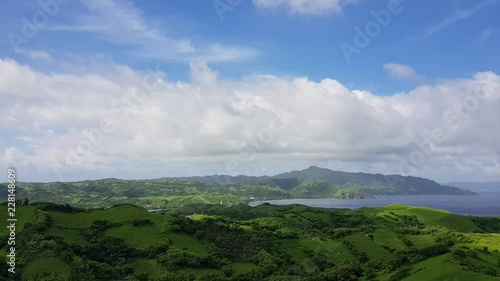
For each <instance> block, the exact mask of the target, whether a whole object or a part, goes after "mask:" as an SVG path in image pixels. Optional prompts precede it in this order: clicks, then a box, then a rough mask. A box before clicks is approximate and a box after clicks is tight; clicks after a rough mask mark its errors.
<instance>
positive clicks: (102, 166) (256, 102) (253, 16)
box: [0, 0, 500, 181]
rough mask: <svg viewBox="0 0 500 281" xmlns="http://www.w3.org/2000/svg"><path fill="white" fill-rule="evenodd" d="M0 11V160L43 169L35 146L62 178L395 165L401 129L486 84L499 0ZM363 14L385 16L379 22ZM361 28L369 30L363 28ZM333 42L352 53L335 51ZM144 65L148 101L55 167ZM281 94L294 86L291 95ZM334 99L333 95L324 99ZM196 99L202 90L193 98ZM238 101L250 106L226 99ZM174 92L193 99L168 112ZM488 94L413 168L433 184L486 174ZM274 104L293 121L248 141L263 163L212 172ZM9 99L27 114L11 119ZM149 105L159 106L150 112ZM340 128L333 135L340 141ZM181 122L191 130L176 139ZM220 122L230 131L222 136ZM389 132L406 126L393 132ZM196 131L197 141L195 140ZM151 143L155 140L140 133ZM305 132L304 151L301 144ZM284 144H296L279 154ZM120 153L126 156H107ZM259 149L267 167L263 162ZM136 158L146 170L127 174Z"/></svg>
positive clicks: (40, 173)
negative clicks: (480, 139)
mask: <svg viewBox="0 0 500 281" xmlns="http://www.w3.org/2000/svg"><path fill="white" fill-rule="evenodd" d="M40 3H45V4H40ZM230 3H233V4H230ZM3 7H4V9H2V10H1V11H0V19H1V21H0V34H1V35H2V36H3V37H4V38H5V41H4V44H2V45H0V59H1V62H2V64H1V67H0V71H1V72H2V74H3V76H4V77H5V78H4V79H3V80H2V79H0V95H1V96H2V101H1V102H0V106H1V107H2V109H4V111H5V112H4V116H3V118H4V121H3V122H1V123H0V128H1V129H3V132H4V133H3V135H2V139H1V140H0V149H1V150H2V151H3V158H4V161H2V162H3V165H8V163H10V162H12V161H15V163H17V164H16V165H18V166H20V167H24V169H26V171H30V172H29V173H30V177H29V180H53V179H55V178H57V175H54V173H53V171H51V170H50V169H49V171H47V170H46V169H45V168H44V167H43V166H44V164H43V163H40V162H39V161H41V159H46V158H47V157H49V156H50V158H53V159H52V161H53V162H54V163H55V164H54V165H56V166H58V165H59V166H61V165H62V167H65V169H66V170H65V171H67V172H65V174H66V176H67V179H81V178H95V177H107V176H115V177H127V176H132V177H156V176H165V174H169V175H170V174H171V175H178V174H179V175H181V174H182V175H188V174H203V173H232V172H234V173H247V174H262V173H273V172H282V171H285V170H287V169H292V168H303V167H305V166H307V165H310V164H311V165H320V166H325V167H330V168H332V169H340V170H352V171H360V170H362V171H369V172H386V173H400V172H401V171H400V170H401V169H399V168H398V167H400V166H401V165H400V162H401V161H400V160H398V159H401V158H405V157H409V155H411V152H412V151H414V150H415V147H417V149H418V146H416V145H415V143H416V141H415V139H416V138H418V136H419V135H421V134H422V132H423V131H428V130H432V129H435V128H434V127H439V128H447V127H445V126H447V123H446V119H445V118H444V117H443V115H445V114H443V113H446V110H448V109H449V108H455V107H454V104H457V103H458V104H459V105H460V104H462V107H463V106H464V105H463V103H466V102H467V98H470V97H471V95H473V93H476V92H478V91H483V90H484V91H486V90H485V88H484V87H487V88H488V91H490V92H491V91H493V92H495V90H494V89H496V88H495V87H496V84H495V83H496V82H495V81H497V74H498V73H500V69H499V68H500V51H499V49H498V46H499V45H500V18H498V13H499V12H500V0H481V1H472V0H452V1H411V0H405V1H397V0H388V1H365V0H304V1H292V0H241V1H229V0H220V1H219V0H216V1H194V0H191V1H171V0H170V1H159V0H157V1H131V0H129V1H125V0H103V1H98V0H91V1H79V0H42V1H8V2H6V3H4V5H3ZM374 14H379V15H384V16H389V17H390V18H385V19H386V22H381V20H380V19H378V20H377V18H376V16H374ZM44 17H45V18H44ZM36 20H38V21H41V22H39V23H38V24H37V23H36ZM44 20H46V21H45V22H44ZM34 22H35V26H36V30H35V31H33V29H32V27H33V26H32V25H33V24H34ZM370 26H371V27H372V28H378V29H377V30H372V33H371V35H366V34H369V33H370ZM367 28H368V31H367ZM357 30H361V31H362V32H363V34H365V35H362V36H367V38H369V43H368V44H365V45H366V46H361V45H359V44H357V43H356V42H358V41H356V40H357V37H359V36H360V35H359V33H358V31H357ZM26 32H31V34H28V35H27V34H26ZM358 43H359V42H358ZM341 46H350V47H352V48H356V50H357V51H356V53H353V54H351V55H349V56H348V58H347V57H346V55H345V52H344V51H343V49H342V48H341ZM151 70H154V71H155V73H157V74H158V76H157V77H156V76H155V78H154V79H155V80H156V81H159V82H158V84H160V85H161V86H159V87H160V88H159V89H156V88H155V90H154V91H153V92H154V95H152V96H151V101H149V102H151V103H150V104H149V103H148V102H141V103H139V104H137V107H138V108H140V110H143V111H141V112H147V113H146V114H142V115H139V117H137V116H136V118H135V119H134V120H128V119H127V121H126V122H129V123H126V124H128V125H127V126H123V125H122V126H121V127H120V128H119V129H116V130H118V131H113V133H110V134H109V136H107V137H106V138H105V140H104V141H103V143H102V144H99V145H96V147H95V149H94V148H93V149H91V152H88V153H81V154H82V155H83V154H85V157H84V158H85V159H86V160H82V162H81V163H80V164H78V165H72V164H71V165H70V164H68V163H67V162H68V157H66V156H67V155H69V154H68V153H69V152H68V151H71V149H72V147H74V146H77V145H78V143H79V142H78V141H79V138H80V139H81V136H82V135H83V133H84V132H85V130H89V129H91V128H95V127H98V125H96V124H99V121H101V120H102V118H105V116H107V115H109V112H110V110H109V103H110V102H111V103H112V102H113V101H114V100H116V99H121V98H122V96H123V95H124V93H128V92H129V91H133V90H134V89H141V85H140V81H141V77H147V75H149V74H148V73H150V71H151ZM16 79H19V80H16ZM134 83H135V84H134ZM2 84H3V85H2ZM478 85H481V86H478ZM485 85H486V86H485ZM2 89H4V90H3V92H2ZM457 89H458V90H461V89H464V91H463V92H457ZM466 89H467V90H466ZM287 91H289V92H290V93H296V94H293V97H290V96H287V94H286V93H287ZM182 93H183V94H182ZM399 93H402V94H401V95H400V94H399ZM471 93H472V94H471ZM120 94H121V95H122V96H120ZM301 94H304V95H305V96H303V97H302V96H301ZM344 95H346V96H344ZM491 95H492V96H493V97H494V98H496V97H497V96H495V95H494V94H491ZM334 96H335V99H337V100H336V101H335V103H333V104H329V102H330V101H331V99H333V98H332V97H334ZM174 97H176V98H178V99H176V98H174ZM306 97H307V98H308V99H307V100H302V98H306ZM353 97H354V98H355V99H356V100H357V101H353V100H352V98H353ZM309 98H310V99H311V100H312V101H310V100H309ZM322 98H327V99H326V100H321V99H322ZM78 99H82V100H79V101H75V100H78ZM190 99H193V100H192V101H193V102H192V103H189V102H188V101H189V100H190ZM198 99H202V100H203V102H199V104H198V106H200V108H195V107H196V104H197V102H198V101H199V100H198ZM239 99H244V100H245V102H246V103H247V104H246V107H250V108H252V110H255V111H256V112H255V113H248V112H247V111H248V110H246V109H245V108H241V107H239V106H240V103H242V101H240V100H239ZM288 99H290V101H289V102H288ZM316 99H318V100H316ZM84 100H85V101H84ZM174 100H175V103H178V104H185V105H186V106H187V107H188V108H191V107H192V108H191V110H192V111H191V112H189V114H187V113H186V114H185V115H184V113H181V112H177V110H178V108H176V107H175V106H173V105H172V102H174ZM285 100H286V102H285ZM167 101H169V102H170V103H169V104H167ZM249 101H250V102H249ZM494 101H495V102H492V101H490V102H489V103H481V104H482V105H484V106H482V107H480V109H481V110H479V109H478V110H479V111H478V112H476V108H474V109H473V110H471V112H469V113H471V116H473V117H469V116H467V117H461V118H463V119H464V122H462V123H460V128H459V130H453V131H450V134H449V139H447V141H446V142H445V143H444V144H442V146H441V147H440V149H439V150H437V152H435V153H434V152H433V153H432V155H428V156H426V157H427V159H426V162H425V164H423V165H418V166H419V167H418V168H417V169H416V170H415V171H413V174H418V175H421V176H428V177H431V178H436V179H439V180H442V181H445V180H448V179H456V177H457V175H460V176H461V177H462V178H463V179H467V180H483V179H484V180H491V179H500V174H498V172H497V171H496V168H497V167H500V152H499V150H498V146H497V145H496V143H498V142H497V139H500V136H498V134H494V133H492V130H493V131H494V130H496V129H493V127H494V124H493V123H492V122H491V121H488V120H490V119H493V120H495V118H496V116H497V115H498V113H496V112H498V110H497V109H498V108H497V107H496V104H497V103H496V99H494ZM309 102H310V103H311V104H314V105H315V106H317V107H318V109H317V111H318V112H330V113H328V114H326V113H325V115H324V116H316V114H317V112H315V111H314V110H311V109H303V110H302V109H300V108H299V107H300V106H301V105H302V104H307V103H309ZM481 102H484V100H481ZM248 103H250V105H249V104H248ZM162 104H163V107H162V106H160V105H162ZM193 104H194V105H193ZM281 105H283V106H285V105H286V106H287V108H288V109H289V110H293V112H294V113H295V115H296V116H298V117H300V120H302V121H303V123H301V122H302V121H301V122H298V121H297V123H294V124H295V125H290V126H291V127H287V131H286V133H284V135H283V136H280V137H278V136H276V137H274V138H273V141H272V142H270V143H269V144H266V146H264V147H263V148H262V149H259V151H258V155H259V157H262V159H260V158H259V159H260V160H258V161H254V162H253V163H250V164H248V165H246V164H245V165H246V166H245V167H244V168H242V169H240V170H238V171H227V168H225V167H226V166H227V163H228V161H233V160H234V159H241V157H242V156H241V155H242V154H244V153H245V152H244V148H245V147H247V146H248V142H249V141H248V139H249V138H252V137H255V136H257V135H258V134H259V132H261V131H262V129H263V128H264V129H265V128H266V126H267V125H266V124H267V123H268V121H269V118H270V117H269V116H272V114H271V115H269V114H270V112H271V113H273V112H274V115H276V114H275V111H276V108H278V107H279V106H281ZM73 106H74V107H73ZM78 106H80V107H78ZM83 106H87V107H83ZM351 106H352V107H351ZM82 107H83V108H82ZM157 107H158V108H157ZM14 108H27V109H26V111H27V112H26V113H25V114H23V115H21V113H18V112H14ZM57 108H59V109H57ZM61 108H62V109H61ZM347 109H350V110H347ZM30 110H31V111H30ZM155 110H156V111H155ZM169 110H173V111H175V112H176V113H175V114H173V113H172V112H170V111H169ZM259 110H260V111H259ZM157 111H158V112H161V114H160V113H158V114H159V115H158V116H153V115H154V114H153V113H151V112H157ZM188 111H189V110H188ZM240 111H241V112H240ZM331 111H335V112H331ZM257 112H260V113H257ZM422 112H424V113H422ZM472 113H474V114H472ZM65 114H66V115H65ZM422 114H423V115H425V116H422ZM491 114H493V115H491ZM150 115H151V116H150ZM242 116H243V117H242ZM360 116H361V117H360ZM167 117H168V118H167ZM148 118H151V119H148ZM163 118H165V119H164V120H163ZM169 118H170V119H169ZM197 118H198V119H197ZM228 118H229V119H232V121H227V119H228ZM246 118H247V119H246ZM355 118H359V120H354V119H355ZM471 118H472V119H471ZM473 118H478V119H473ZM174 119H175V120H174ZM260 119H262V120H260ZM443 119H445V121H443ZM158 120H163V121H162V122H160V121H158ZM169 120H170V121H169ZM193 120H195V121H193ZM207 120H208V121H207ZM255 120H256V121H255ZM259 120H260V121H259ZM124 122H125V121H124ZM134 122H143V123H144V122H145V123H147V124H149V125H148V126H149V127H151V128H150V129H148V130H146V129H144V128H142V127H141V129H137V128H138V127H137V128H136V130H135V131H129V132H126V130H125V129H126V128H134V126H139V124H135V125H134ZM155 122H158V124H156V123H155ZM191 122H193V123H191ZM398 122H399V123H398ZM439 124H442V125H439ZM448 125H449V124H448ZM155 126H157V127H155ZM162 126H165V127H168V128H169V129H168V130H171V131H169V134H168V135H167V134H166V133H165V135H155V134H153V133H152V131H153V128H160V127H162ZM184 126H185V127H184ZM188 126H192V127H190V128H191V129H190V128H188ZM294 126H296V131H294V130H295V129H293V128H294ZM440 126H441V127H440ZM146 127H147V126H146ZM353 127H356V128H353ZM471 128H474V129H475V130H477V131H476V132H477V134H480V135H483V136H484V135H489V137H484V141H485V142H487V143H477V141H476V140H474V139H470V137H469V136H467V132H471ZM340 129H343V130H344V131H343V132H342V133H344V134H347V135H348V136H346V137H345V138H343V137H342V138H339V137H338V132H339V131H338V130H340ZM358 129H359V130H360V131H359V132H358ZM131 130H132V129H131ZM189 130H198V131H200V132H202V133H200V135H191V134H188V133H186V132H187V131H189ZM225 130H228V131H225ZM234 130H237V131H238V130H241V131H239V135H233V133H232V132H233V131H234ZM259 130H260V131H259ZM401 130H404V131H405V132H404V133H403V132H402V131H401ZM299 131H300V132H301V133H299ZM229 132H231V133H229ZM323 132H328V134H327V133H323ZM392 132H400V134H395V133H394V134H393V133H392ZM205 133H206V135H204V134H205ZM172 135H177V136H178V138H174V137H173V136H172ZM276 135H278V134H276ZM403 135H405V136H407V138H403V139H400V138H401V136H403ZM78 136H80V137H78ZM210 137H212V138H213V143H212V146H208V145H207V144H206V143H211V142H210V141H208V140H209V139H210ZM308 137H310V139H308ZM359 137H361V138H367V140H368V141H369V142H367V144H366V145H365V146H363V147H362V148H361V144H358V143H355V144H353V143H352V140H353V139H356V138H359ZM392 137H394V140H391V138H392ZM372 138H373V139H372ZM150 139H159V140H161V141H162V142H161V143H160V142H159V143H153V142H152V141H149V143H148V141H145V140H150ZM193 139H198V140H200V142H203V141H206V143H195V142H194V141H193ZM225 141H227V143H225ZM304 142H310V143H311V145H312V146H314V147H316V148H317V149H313V148H310V147H302V146H301V145H300V143H304ZM54 143H59V144H58V145H55V144H54ZM141 144H142V145H143V146H142V147H141ZM217 144H224V145H223V147H217ZM121 145H123V147H124V148H123V150H122V151H115V152H113V153H111V152H110V149H109V147H121ZM163 145H166V146H168V147H166V146H165V147H163ZM176 145H178V147H177V146H176ZM205 145H207V146H206V147H205ZM322 145H324V148H322V149H323V150H322V149H320V148H321V147H323V146H322ZM52 146H54V147H52ZM144 146H148V147H150V148H151V149H157V150H159V151H161V149H165V157H156V158H155V157H153V158H151V159H150V158H149V157H150V154H151V153H150V152H148V151H146V150H147V149H144ZM233 146H234V147H233ZM358 146H359V147H358ZM476 146H477V147H476ZM61 147H64V148H61ZM171 147H177V148H178V149H177V150H175V149H172V150H171ZM200 147H204V149H201V148H200ZM259 147H260V146H259ZM331 147H335V152H333V151H331ZM479 147H481V148H482V147H486V148H485V150H484V151H482V152H481V153H484V155H482V154H481V155H479V154H478V153H479V152H478V151H477V150H478V148H479ZM58 148H60V149H62V150H64V151H59V150H57V149H58ZM341 151H346V152H345V155H344V152H341ZM388 151H389V152H388ZM391 151H392V152H391ZM362 152H364V153H365V154H363V155H360V154H362ZM474 153H476V154H478V155H473V154H474ZM129 154H134V155H136V156H137V157H138V160H137V161H138V162H137V163H135V162H134V161H135V160H131V159H129V158H127V155H129ZM284 154H288V155H297V156H296V158H292V159H291V160H290V159H289V158H288V156H287V157H284V156H283V155H284ZM214 155H217V157H215V156H214ZM16 157H17V158H18V159H17V160H15V159H14V158H16ZM214 157H215V158H214ZM231 157H232V158H231ZM266 157H267V158H266ZM174 158H175V160H172V159H174ZM23 159H24V160H23ZM119 159H122V160H123V161H131V162H130V165H129V166H127V168H124V167H123V166H120V165H119V164H116V163H120V161H121V160H119ZM148 159H149V160H148ZM230 159H233V160H230ZM266 159H267V160H266ZM269 159H274V160H275V161H276V164H272V165H271V164H269V165H266V164H264V163H267V162H266V161H268V160H269ZM16 161H17V162H16ZM82 163H83V164H82ZM138 163H139V164H138ZM144 163H150V164H151V169H149V170H147V169H146V170H140V169H139V170H137V169H135V171H136V172H130V170H134V167H136V166H137V165H140V166H141V167H142V166H144ZM398 163H399V164H398ZM54 165H52V166H54ZM59 166H58V167H59ZM163 167H174V168H165V169H164V168H163ZM276 167H279V168H276ZM436 167H441V169H440V170H436ZM44 169H45V170H44ZM127 169H129V170H127ZM52 170H53V169H52ZM103 171H104V172H103ZM56 174H57V173H56ZM59 176H60V173H59Z"/></svg>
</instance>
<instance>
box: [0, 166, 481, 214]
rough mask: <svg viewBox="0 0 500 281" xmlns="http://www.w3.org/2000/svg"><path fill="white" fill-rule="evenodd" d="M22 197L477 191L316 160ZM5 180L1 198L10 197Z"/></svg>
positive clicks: (207, 198) (189, 199) (173, 201)
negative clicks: (260, 171)
mask: <svg viewBox="0 0 500 281" xmlns="http://www.w3.org/2000/svg"><path fill="white" fill-rule="evenodd" d="M16 191H17V197H18V198H20V199H24V198H26V199H27V200H29V201H30V202H52V203H58V204H70V205H72V206H77V207H84V208H95V207H109V206H113V205H116V204H124V203H130V204H137V205H140V206H144V207H146V208H165V207H168V208H172V207H178V206H186V205H189V204H195V203H207V204H223V205H227V206H232V205H236V204H241V203H243V204H244V203H247V202H249V201H253V200H273V199H291V198H341V199H363V198H371V197H374V196H375V195H437V194H446V195H474V194H475V193H474V192H472V191H470V190H467V189H464V188H459V187H451V186H448V185H441V184H439V183H437V182H435V181H432V180H428V179H424V178H418V177H404V176H400V175H390V176H384V175H381V174H366V173H346V172H339V171H332V170H328V169H324V168H319V167H316V166H312V167H309V168H307V169H305V170H302V171H292V172H288V173H283V174H279V175H275V176H260V177H253V176H243V175H242V176H235V177H233V176H227V175H213V176H203V177H182V178H160V179H149V180H120V179H102V180H86V181H79V182H52V183H22V182H20V183H18V184H17V188H16ZM7 193H8V191H7V184H6V183H0V198H7Z"/></svg>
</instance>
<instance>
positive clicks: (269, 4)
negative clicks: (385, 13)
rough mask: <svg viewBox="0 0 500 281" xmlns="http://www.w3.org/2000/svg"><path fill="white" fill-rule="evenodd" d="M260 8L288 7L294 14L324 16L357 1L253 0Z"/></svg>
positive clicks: (339, 10)
mask: <svg viewBox="0 0 500 281" xmlns="http://www.w3.org/2000/svg"><path fill="white" fill-rule="evenodd" d="M253 2H254V3H255V5H256V6H257V7H260V8H267V9H269V8H277V7H286V8H287V9H289V10H290V11H291V12H292V13H295V14H303V15H324V14H328V13H332V12H333V13H338V12H341V11H342V7H343V6H344V5H346V4H348V3H352V2H355V0H253Z"/></svg>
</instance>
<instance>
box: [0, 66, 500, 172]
mask: <svg viewBox="0 0 500 281" xmlns="http://www.w3.org/2000/svg"><path fill="white" fill-rule="evenodd" d="M0 72H1V73H2V76H0V98H1V100H2V103H0V129H1V130H2V132H5V133H4V134H3V135H2V141H0V155H1V156H0V158H1V159H3V160H4V161H3V164H4V165H6V164H7V163H14V164H15V166H16V167H17V168H18V169H19V170H20V171H24V175H26V176H25V177H26V178H25V179H26V180H28V177H29V180H35V179H40V178H45V177H46V178H47V179H50V180H55V179H57V178H56V174H55V173H54V170H52V168H51V167H52V164H54V163H58V164H59V165H60V166H58V167H59V168H58V169H59V171H66V170H64V169H63V168H64V167H66V168H68V170H67V171H66V172H65V174H64V179H77V178H78V179H81V178H88V177H92V176H96V177H109V176H116V177H141V178H144V177H155V176H169V175H179V174H182V175H186V174H203V173H231V171H228V170H227V169H226V167H227V164H228V163H232V162H228V161H238V162H239V165H240V167H242V169H241V170H237V171H236V172H234V173H245V174H260V173H262V171H266V173H273V172H280V171H283V170H286V169H290V168H301V167H305V166H307V165H309V164H317V165H322V166H328V167H331V168H335V169H339V170H354V171H365V172H383V173H400V172H401V171H400V165H401V163H402V162H401V158H405V157H406V158H407V157H408V155H409V154H410V153H412V152H413V151H415V150H416V149H418V145H417V144H416V143H415V141H416V140H419V139H420V138H422V136H425V135H426V133H428V132H429V131H432V130H434V129H436V128H440V129H442V130H444V131H445V132H446V133H447V135H448V137H447V138H446V141H445V142H443V143H442V144H440V145H439V146H438V147H436V148H435V151H434V152H433V153H432V155H430V156H429V157H427V158H426V161H425V163H423V164H422V165H418V166H417V167H416V172H415V173H416V175H421V176H428V177H433V178H436V179H443V180H447V179H450V178H457V177H466V176H471V177H481V178H482V179H490V178H495V177H496V179H498V173H497V172H495V171H496V170H495V167H498V165H499V163H500V162H499V160H500V159H499V157H498V156H497V155H498V152H499V151H500V133H499V132H498V128H497V125H498V124H496V123H495V122H492V120H500V76H498V75H496V74H495V73H491V72H484V73H478V74H476V75H475V76H474V77H472V78H471V79H461V80H450V81H444V82H440V84H439V85H435V86H429V85H427V86H422V87H418V88H416V89H414V90H413V91H411V92H409V93H405V94H396V95H393V96H386V97H382V96H376V95H373V94H372V93H370V92H367V91H359V90H353V91H350V90H349V89H348V88H346V87H345V86H344V85H342V84H341V83H340V82H338V81H336V80H333V79H324V80H322V81H320V82H314V81H311V80H309V79H308V78H305V77H299V78H295V79H284V78H280V77H275V76H254V77H244V78H242V79H238V80H227V79H221V78H220V77H219V78H217V75H216V73H215V72H214V71H213V70H211V69H210V68H209V67H208V66H207V65H206V64H204V63H198V64H193V65H192V76H193V77H192V78H193V82H192V83H190V82H189V83H188V82H180V81H168V80H166V78H164V77H165V76H158V77H149V76H147V73H143V72H138V71H134V70H132V69H130V68H128V67H126V66H122V65H116V66H115V67H114V68H112V69H109V71H107V72H103V73H88V74H86V75H81V74H72V73H53V74H43V73H41V72H38V71H35V70H33V69H31V68H30V67H28V66H23V65H20V64H19V63H17V62H16V61H13V60H5V59H3V60H2V59H0ZM150 78H151V79H150ZM154 83H156V85H155V87H152V86H151V85H152V84H154ZM146 88H147V89H146ZM478 93H481V99H482V102H480V103H479V104H477V106H476V105H475V104H474V102H475V99H474V95H475V94H476V95H477V94H478ZM483 94H484V95H483ZM476 100H477V99H476ZM464 106H465V107H467V108H471V107H474V110H465V109H464ZM125 109H130V110H125ZM450 110H452V111H451V112H448V111H450ZM446 112H448V117H447V118H444V117H443V114H445V113H446ZM277 116H280V118H278V117H277ZM287 116H288V117H287ZM461 116H463V117H461ZM103 120H108V121H112V122H114V125H115V127H116V128H115V129H113V130H111V131H112V132H110V133H104V134H103V135H102V137H101V136H99V135H96V134H94V135H92V137H90V139H94V141H96V143H98V144H97V145H92V147H91V148H90V150H89V151H88V153H86V154H85V156H84V157H83V158H82V161H81V163H79V164H76V165H73V164H72V163H70V165H68V166H65V165H66V164H68V163H67V159H68V152H69V151H73V150H76V148H77V146H78V145H79V144H80V145H82V143H85V140H86V139H87V137H85V136H84V134H83V132H85V130H90V131H92V130H93V129H98V128H99V126H100V124H101V122H103ZM280 120H285V121H286V122H287V124H285V125H283V122H282V121H280ZM93 132H96V131H95V130H94V131H93ZM96 136H97V137H96ZM478 136H480V137H478ZM100 139H101V141H98V140H100ZM81 148H82V147H81ZM83 148H84V147H83ZM466 160H468V162H465V161H466ZM457 163H463V165H462V166H467V167H468V168H470V169H471V170H470V171H462V170H460V169H459V168H457V165H456V164H457ZM415 173H414V174H415Z"/></svg>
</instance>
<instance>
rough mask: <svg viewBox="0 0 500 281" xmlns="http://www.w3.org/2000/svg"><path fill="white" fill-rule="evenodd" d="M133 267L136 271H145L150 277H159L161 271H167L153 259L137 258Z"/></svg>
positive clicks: (139, 272)
mask: <svg viewBox="0 0 500 281" xmlns="http://www.w3.org/2000/svg"><path fill="white" fill-rule="evenodd" d="M134 269H135V272H136V273H138V274H141V273H146V274H148V275H150V276H151V277H152V278H159V277H160V276H161V275H162V274H163V273H166V272H168V270H167V269H166V268H165V267H164V266H162V265H161V264H160V263H159V262H158V261H157V260H155V259H147V260H146V259H142V260H138V261H137V262H136V263H135V266H134Z"/></svg>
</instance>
